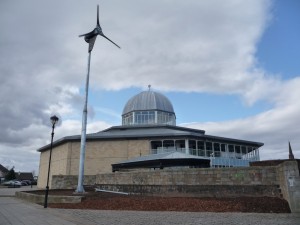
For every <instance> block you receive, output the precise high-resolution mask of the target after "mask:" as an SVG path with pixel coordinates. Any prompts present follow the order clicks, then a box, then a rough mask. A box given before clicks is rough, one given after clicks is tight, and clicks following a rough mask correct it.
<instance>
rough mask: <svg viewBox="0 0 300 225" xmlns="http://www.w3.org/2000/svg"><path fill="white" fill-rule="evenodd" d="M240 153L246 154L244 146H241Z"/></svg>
mask: <svg viewBox="0 0 300 225" xmlns="http://www.w3.org/2000/svg"><path fill="white" fill-rule="evenodd" d="M242 153H243V154H247V150H246V146H242Z"/></svg>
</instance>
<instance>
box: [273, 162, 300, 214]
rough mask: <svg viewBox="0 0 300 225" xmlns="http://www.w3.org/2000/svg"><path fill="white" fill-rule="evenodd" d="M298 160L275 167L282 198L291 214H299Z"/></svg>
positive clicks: (299, 179) (299, 182)
mask: <svg viewBox="0 0 300 225" xmlns="http://www.w3.org/2000/svg"><path fill="white" fill-rule="evenodd" d="M298 162H299V160H298V161H297V160H293V161H286V162H283V163H282V164H280V165H278V166H277V176H278V178H277V179H278V181H279V184H280V188H281V190H282V195H283V198H284V199H286V200H287V201H288V203H289V206H290V208H291V211H292V212H298V213H300V176H299V167H298V166H299V165H298Z"/></svg>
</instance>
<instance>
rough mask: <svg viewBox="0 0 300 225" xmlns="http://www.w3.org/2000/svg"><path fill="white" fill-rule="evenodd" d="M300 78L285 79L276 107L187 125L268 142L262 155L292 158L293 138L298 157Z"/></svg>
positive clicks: (263, 156)
mask: <svg viewBox="0 0 300 225" xmlns="http://www.w3.org/2000/svg"><path fill="white" fill-rule="evenodd" d="M299 85H300V78H299V77H297V78H294V79H291V80H289V81H286V82H282V84H281V86H280V88H278V92H277V94H276V95H275V96H274V99H276V102H277V103H276V105H275V107H274V108H272V109H270V110H268V111H265V112H262V113H260V114H258V115H256V116H253V117H248V118H244V119H238V120H232V121H224V122H207V123H191V124H184V125H185V126H188V127H192V128H199V129H204V130H206V133H207V134H211V135H221V136H226V137H231V138H241V139H245V140H253V141H259V142H263V143H265V145H264V147H262V149H261V158H262V159H270V158H281V159H286V158H288V142H289V141H291V144H292V147H293V151H294V155H295V157H297V158H299V157H300V150H299V146H300V140H299V133H300V117H299V115H300V103H299V101H298V98H299V96H300V90H299Z"/></svg>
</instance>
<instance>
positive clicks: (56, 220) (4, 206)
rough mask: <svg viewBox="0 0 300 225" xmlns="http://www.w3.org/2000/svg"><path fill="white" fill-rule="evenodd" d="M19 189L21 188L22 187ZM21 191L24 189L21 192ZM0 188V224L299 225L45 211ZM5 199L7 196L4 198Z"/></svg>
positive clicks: (288, 217)
mask: <svg viewBox="0 0 300 225" xmlns="http://www.w3.org/2000/svg"><path fill="white" fill-rule="evenodd" d="M21 189H22V188H21ZM22 190H23V189H22ZM14 191H19V189H18V190H11V189H4V188H0V225H50V224H51V225H54V224H55V225H82V224H84V225H106V224H107V225H114V224H116V225H129V224H130V225H139V224H141V225H142V224H143V225H159V224H161V225H167V224H172V225H177V224H178V225H179V224H180V225H195V224H200V225H201V224H205V225H210V224H214V225H218V224H222V225H253V224H260V225H269V224H272V225H286V224H288V225H299V224H300V213H292V214H272V213H207V212H204V213H194V212H143V211H109V210H107V211H105V210H80V209H51V208H47V209H44V208H43V207H42V206H40V205H37V204H33V203H29V202H25V201H22V200H19V199H16V198H13V197H9V196H11V195H12V194H13V193H14ZM4 196H6V197H4Z"/></svg>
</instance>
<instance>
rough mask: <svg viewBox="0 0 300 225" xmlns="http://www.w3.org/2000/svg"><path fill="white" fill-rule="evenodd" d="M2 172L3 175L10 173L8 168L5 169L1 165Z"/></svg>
mask: <svg viewBox="0 0 300 225" xmlns="http://www.w3.org/2000/svg"><path fill="white" fill-rule="evenodd" d="M0 171H1V172H2V173H8V172H9V170H8V169H7V168H5V167H4V166H2V165H1V164H0Z"/></svg>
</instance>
